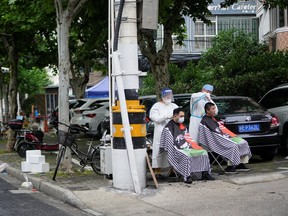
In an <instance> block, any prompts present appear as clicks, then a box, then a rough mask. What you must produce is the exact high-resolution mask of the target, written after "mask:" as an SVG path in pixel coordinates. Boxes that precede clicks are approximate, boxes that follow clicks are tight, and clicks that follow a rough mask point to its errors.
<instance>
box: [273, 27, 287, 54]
mask: <svg viewBox="0 0 288 216" xmlns="http://www.w3.org/2000/svg"><path fill="white" fill-rule="evenodd" d="M275 33H276V50H288V27H283V28H280V29H277V30H276V31H275Z"/></svg>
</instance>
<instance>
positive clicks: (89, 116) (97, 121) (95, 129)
mask: <svg viewBox="0 0 288 216" xmlns="http://www.w3.org/2000/svg"><path fill="white" fill-rule="evenodd" d="M108 110H109V102H108V101H107V102H96V103H93V109H91V110H87V111H84V112H83V113H82V122H81V124H80V125H85V126H87V127H88V128H89V131H88V132H86V134H89V135H92V136H98V137H100V136H101V122H102V121H103V120H104V118H105V114H106V113H107V112H108Z"/></svg>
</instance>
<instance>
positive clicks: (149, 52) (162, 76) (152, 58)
mask: <svg viewBox="0 0 288 216" xmlns="http://www.w3.org/2000/svg"><path fill="white" fill-rule="evenodd" d="M138 44H139V47H140V50H141V52H142V54H143V55H144V56H146V57H147V59H148V60H149V63H150V65H151V72H152V74H153V77H154V78H155V80H157V81H156V86H155V90H156V92H155V94H156V96H157V99H159V97H160V92H161V89H162V88H164V87H169V84H170V76H169V71H168V65H169V62H170V57H171V54H172V52H173V49H172V46H173V41H172V30H171V29H169V28H165V26H164V39H163V46H162V48H161V49H160V50H159V51H158V52H157V50H156V44H155V40H154V35H153V31H139V34H138ZM160 80H161V82H160Z"/></svg>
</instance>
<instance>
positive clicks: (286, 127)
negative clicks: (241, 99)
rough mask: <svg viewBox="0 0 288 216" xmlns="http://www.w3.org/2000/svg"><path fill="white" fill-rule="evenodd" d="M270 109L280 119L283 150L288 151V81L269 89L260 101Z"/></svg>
mask: <svg viewBox="0 0 288 216" xmlns="http://www.w3.org/2000/svg"><path fill="white" fill-rule="evenodd" d="M259 103H260V104H261V105H262V106H264V107H265V108H266V109H268V111H270V112H272V113H274V114H275V115H276V116H277V117H278V118H279V121H280V126H279V134H280V136H281V150H283V152H284V153H286V154H287V153H288V83H286V84H283V85H280V86H277V87H275V88H273V89H271V90H270V91H268V92H267V93H266V94H265V95H264V96H263V97H262V98H261V100H260V101H259Z"/></svg>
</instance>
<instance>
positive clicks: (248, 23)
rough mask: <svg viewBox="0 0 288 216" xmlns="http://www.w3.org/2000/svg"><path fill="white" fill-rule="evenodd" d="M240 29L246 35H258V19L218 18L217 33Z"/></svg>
mask: <svg viewBox="0 0 288 216" xmlns="http://www.w3.org/2000/svg"><path fill="white" fill-rule="evenodd" d="M232 28H235V29H239V30H240V29H241V30H243V31H244V32H246V33H250V32H253V33H255V34H257V33H258V19H255V18H254V17H240V16H239V17H219V18H218V32H219V31H223V30H227V29H232Z"/></svg>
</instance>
